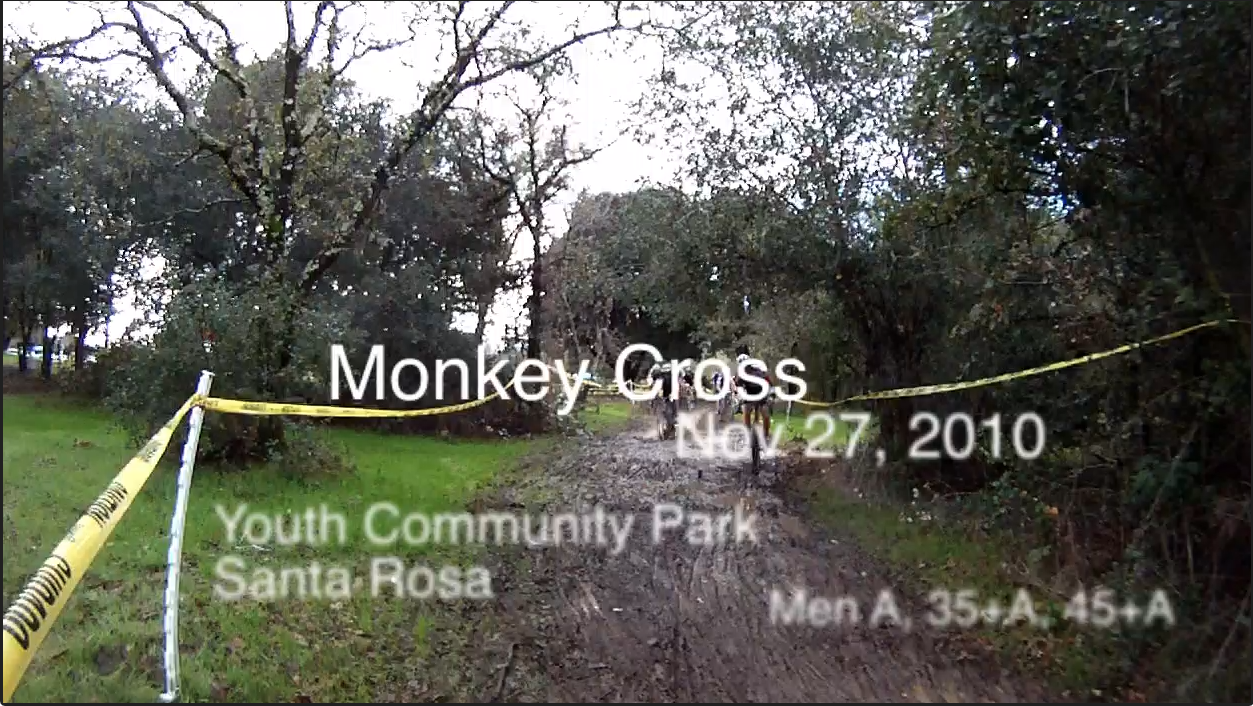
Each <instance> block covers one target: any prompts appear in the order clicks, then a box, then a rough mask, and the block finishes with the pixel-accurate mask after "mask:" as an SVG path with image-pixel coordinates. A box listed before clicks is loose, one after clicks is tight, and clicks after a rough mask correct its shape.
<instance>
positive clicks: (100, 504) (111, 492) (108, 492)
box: [86, 481, 130, 529]
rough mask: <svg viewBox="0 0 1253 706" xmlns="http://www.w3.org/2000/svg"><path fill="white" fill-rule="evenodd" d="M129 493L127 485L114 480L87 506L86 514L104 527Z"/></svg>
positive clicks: (101, 527)
mask: <svg viewBox="0 0 1253 706" xmlns="http://www.w3.org/2000/svg"><path fill="white" fill-rule="evenodd" d="M128 495H130V491H128V490H127V489H126V486H124V485H122V484H121V483H118V482H117V481H113V482H112V483H110V484H109V487H107V488H105V489H104V492H103V493H101V494H100V497H98V498H96V500H95V502H93V503H92V504H91V505H89V506H88V507H87V512H86V515H87V516H88V517H90V518H91V519H93V520H95V521H96V524H98V525H100V529H104V526H105V525H107V524H109V519H110V518H112V517H113V513H115V512H117V509H118V508H119V507H121V506H122V503H123V502H125V501H126V497H127V496H128Z"/></svg>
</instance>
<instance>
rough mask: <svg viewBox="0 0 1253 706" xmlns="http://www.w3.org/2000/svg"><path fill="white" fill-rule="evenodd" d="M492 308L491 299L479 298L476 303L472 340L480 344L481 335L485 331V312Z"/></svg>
mask: <svg viewBox="0 0 1253 706" xmlns="http://www.w3.org/2000/svg"><path fill="white" fill-rule="evenodd" d="M491 308H492V300H491V299H480V300H479V304H478V311H477V312H476V315H477V316H478V323H476V324H475V325H474V341H475V342H476V343H477V344H478V345H480V346H482V345H483V336H484V335H486V333H487V312H488V310H490V309H491Z"/></svg>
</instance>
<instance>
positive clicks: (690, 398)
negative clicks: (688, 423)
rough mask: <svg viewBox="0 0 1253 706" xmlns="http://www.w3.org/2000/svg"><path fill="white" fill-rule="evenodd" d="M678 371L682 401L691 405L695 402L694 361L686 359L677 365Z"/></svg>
mask: <svg viewBox="0 0 1253 706" xmlns="http://www.w3.org/2000/svg"><path fill="white" fill-rule="evenodd" d="M679 371H680V372H679V382H680V383H681V385H682V387H681V388H680V391H681V392H682V393H683V401H684V402H685V403H687V404H688V405H691V404H692V403H694V402H695V401H696V361H694V360H692V359H691V358H688V359H687V360H685V361H683V362H682V363H680V364H679Z"/></svg>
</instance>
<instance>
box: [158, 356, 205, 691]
mask: <svg viewBox="0 0 1253 706" xmlns="http://www.w3.org/2000/svg"><path fill="white" fill-rule="evenodd" d="M212 385H213V373H211V372H209V371H208V370H202V371H200V383H199V384H198V385H196V394H197V395H201V396H208V394H209V388H210V387H211V386H212ZM203 424H204V407H196V408H195V409H193V410H192V411H191V415H190V416H189V418H188V422H187V442H186V443H184V444H183V458H182V463H181V464H180V465H179V468H178V495H177V497H176V499H175V500H174V516H173V517H172V518H170V551H169V554H168V555H167V557H166V563H167V569H166V574H165V615H164V616H163V620H162V622H163V632H164V633H165V691H164V692H162V693H161V696H160V697H159V698H160V699H161V703H166V704H168V703H173V702H174V701H175V700H176V699H177V698H178V578H179V574H180V573H181V572H182V560H183V528H184V526H185V525H186V524H187V497H188V495H189V494H190V493H191V474H192V470H193V469H194V468H195V466H196V449H197V447H198V446H199V445H200V428H201V426H202V425H203Z"/></svg>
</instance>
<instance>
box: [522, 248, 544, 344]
mask: <svg viewBox="0 0 1253 706" xmlns="http://www.w3.org/2000/svg"><path fill="white" fill-rule="evenodd" d="M532 235H533V236H534V237H533V240H534V245H533V246H532V247H533V250H532V255H533V257H534V260H533V261H532V263H531V306H530V309H531V326H530V330H529V331H528V332H527V335H526V355H527V357H528V358H534V359H537V360H538V359H539V357H540V330H541V328H542V323H541V321H540V302H541V299H540V292H541V290H542V288H543V277H544V265H543V262H542V257H541V256H542V255H543V252H542V251H541V248H540V239H539V236H540V231H539V229H538V228H536V229H534V230H532Z"/></svg>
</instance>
